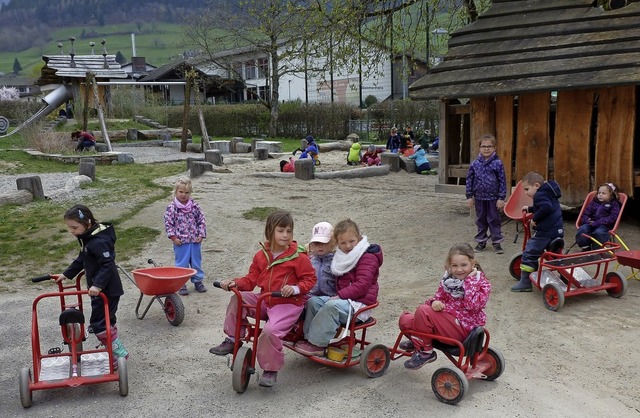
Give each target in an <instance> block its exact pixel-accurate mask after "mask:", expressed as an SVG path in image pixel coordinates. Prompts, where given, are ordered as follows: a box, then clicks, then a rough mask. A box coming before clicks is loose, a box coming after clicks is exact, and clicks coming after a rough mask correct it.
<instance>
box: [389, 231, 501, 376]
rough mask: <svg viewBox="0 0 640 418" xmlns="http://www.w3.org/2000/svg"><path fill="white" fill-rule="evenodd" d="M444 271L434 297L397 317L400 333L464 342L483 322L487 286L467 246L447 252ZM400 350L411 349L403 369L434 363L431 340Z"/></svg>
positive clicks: (414, 340)
mask: <svg viewBox="0 0 640 418" xmlns="http://www.w3.org/2000/svg"><path fill="white" fill-rule="evenodd" d="M445 267H446V271H445V273H444V276H443V277H442V280H441V281H440V286H439V287H438V290H437V291H436V294H435V295H434V296H433V297H431V298H429V299H427V300H426V301H425V303H424V304H422V305H420V306H418V309H416V311H415V313H409V312H405V313H403V314H402V315H401V316H400V321H399V325H400V329H401V330H402V331H418V332H423V333H426V334H437V335H442V336H443V337H449V338H455V339H457V340H458V341H464V339H465V338H467V335H469V332H471V330H472V329H473V328H475V327H477V326H480V325H484V324H485V323H486V322H487V316H486V315H485V313H484V307H485V305H486V304H487V301H488V300H489V292H490V291H491V284H490V283H489V281H488V280H487V278H486V277H485V276H484V273H483V272H482V271H480V269H479V267H478V266H477V264H476V260H475V255H474V252H473V248H471V245H469V244H467V243H462V244H456V245H454V246H453V247H451V249H450V250H449V255H448V256H447V262H446V264H445ZM400 348H402V349H403V350H414V349H415V351H414V352H413V355H412V356H411V358H410V359H409V360H407V361H406V362H405V363H404V367H406V368H407V369H412V370H415V369H419V368H420V367H422V366H424V365H425V364H427V363H431V362H433V361H435V360H436V358H437V355H436V352H435V351H433V345H432V340H431V339H426V338H420V337H418V336H414V337H412V339H411V341H403V342H402V343H400Z"/></svg>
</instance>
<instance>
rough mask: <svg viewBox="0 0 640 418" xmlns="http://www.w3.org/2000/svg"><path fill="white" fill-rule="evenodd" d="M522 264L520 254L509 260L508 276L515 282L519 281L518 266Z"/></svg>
mask: <svg viewBox="0 0 640 418" xmlns="http://www.w3.org/2000/svg"><path fill="white" fill-rule="evenodd" d="M521 264H522V252H519V253H517V254H514V255H513V257H511V259H510V260H509V274H510V275H511V277H513V278H514V279H516V280H520V274H521V273H522V270H520V265H521Z"/></svg>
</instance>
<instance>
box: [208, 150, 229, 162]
mask: <svg viewBox="0 0 640 418" xmlns="http://www.w3.org/2000/svg"><path fill="white" fill-rule="evenodd" d="M204 160H205V161H206V162H208V163H211V164H213V165H222V163H223V160H224V159H223V157H222V151H220V150H219V149H208V150H206V151H205V152H204Z"/></svg>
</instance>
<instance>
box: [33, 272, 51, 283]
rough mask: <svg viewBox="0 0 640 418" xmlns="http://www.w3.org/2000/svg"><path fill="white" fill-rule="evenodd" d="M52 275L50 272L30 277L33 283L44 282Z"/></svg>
mask: <svg viewBox="0 0 640 418" xmlns="http://www.w3.org/2000/svg"><path fill="white" fill-rule="evenodd" d="M51 279H52V277H51V275H50V274H44V275H42V276H38V277H34V278H33V279H31V281H32V282H33V283H39V282H44V281H46V280H51Z"/></svg>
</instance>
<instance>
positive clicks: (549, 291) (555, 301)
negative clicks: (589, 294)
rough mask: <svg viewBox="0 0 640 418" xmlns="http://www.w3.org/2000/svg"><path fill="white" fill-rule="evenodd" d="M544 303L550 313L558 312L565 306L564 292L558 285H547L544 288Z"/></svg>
mask: <svg viewBox="0 0 640 418" xmlns="http://www.w3.org/2000/svg"><path fill="white" fill-rule="evenodd" d="M542 301H543V302H544V306H545V307H546V308H547V309H549V310H550V311H557V310H558V309H560V308H562V306H563V305H564V291H563V290H562V288H561V287H560V285H558V284H556V283H547V284H546V285H545V286H544V287H543V288H542Z"/></svg>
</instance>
